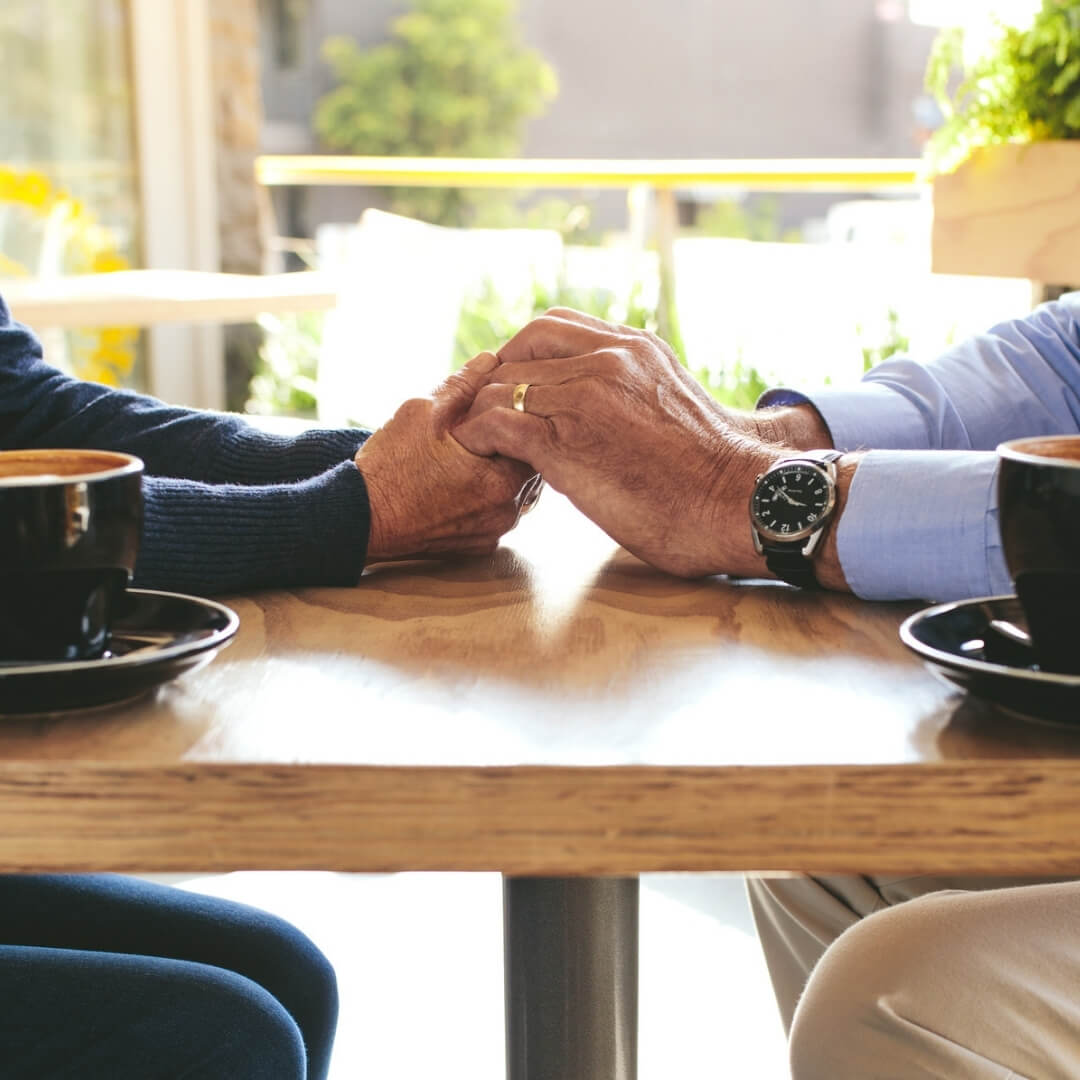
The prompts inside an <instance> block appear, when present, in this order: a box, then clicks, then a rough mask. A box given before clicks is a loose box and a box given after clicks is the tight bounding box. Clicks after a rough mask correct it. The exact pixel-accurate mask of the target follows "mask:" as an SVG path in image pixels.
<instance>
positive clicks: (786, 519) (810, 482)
mask: <svg viewBox="0 0 1080 1080" xmlns="http://www.w3.org/2000/svg"><path fill="white" fill-rule="evenodd" d="M832 502H833V493H832V485H831V484H830V483H829V481H828V480H827V479H826V478H825V476H824V475H823V473H822V472H821V471H820V470H818V469H815V468H814V467H813V466H812V465H807V464H804V463H802V462H798V461H796V462H792V463H791V464H790V465H781V466H780V468H778V469H773V470H771V471H769V472H768V473H766V474H765V475H764V476H763V477H762V478H761V481H760V482H759V483H758V486H757V487H756V488H755V489H754V496H753V499H752V500H751V503H750V512H751V513H752V514H753V516H754V522H755V524H756V525H758V527H759V528H761V529H762V530H764V531H765V532H767V533H768V534H769V535H770V536H771V537H772V538H774V539H777V540H783V539H791V540H799V539H801V538H803V537H806V536H809V535H810V533H812V532H813V531H814V530H815V529H817V528H820V527H821V524H820V523H821V520H822V518H824V517H825V516H826V515H827V514H828V513H829V511H830V510H831V509H832Z"/></svg>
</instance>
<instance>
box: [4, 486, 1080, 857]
mask: <svg viewBox="0 0 1080 1080" xmlns="http://www.w3.org/2000/svg"><path fill="white" fill-rule="evenodd" d="M227 599H228V598H227ZM229 602H231V603H232V604H233V606H235V608H236V610H237V611H238V612H239V614H240V617H241V629H240V632H239V634H238V636H237V639H236V642H235V643H234V644H233V645H232V646H231V647H230V648H229V649H227V650H225V651H224V652H223V653H222V654H221V655H219V656H218V657H217V658H216V659H215V660H214V661H213V663H211V664H210V665H209V666H207V667H205V668H203V669H201V670H199V671H197V672H193V673H190V674H189V675H185V676H182V677H181V678H179V679H177V680H176V681H175V682H173V683H171V684H169V685H167V686H165V687H162V688H161V689H159V690H158V691H157V692H156V693H154V694H153V695H150V696H148V697H146V698H144V699H143V700H141V701H138V702H133V703H129V704H126V705H121V706H116V707H114V708H107V709H103V710H98V711H95V712H90V713H86V714H70V715H62V716H51V717H38V718H22V719H18V718H8V719H6V720H4V721H3V723H2V724H0V822H2V827H0V869H4V870H32V869H39V870H43V869H63V868H67V869H78V870H87V869H114V870H221V869H228V868H268V869H270V868H272V869H284V868H325V869H340V870H357V871H359V870H367V871H382V870H406V869H413V870H430V869H458V870H500V871H503V872H506V873H515V874H549V875H598V874H628V873H638V872H644V871H657V870H695V871H704V870H736V869H743V870H752V869H758V870H765V869H768V870H821V871H857V870H862V871H867V872H869V871H878V872H883V873H892V872H896V873H914V872H922V871H944V870H950V869H951V870H956V871H959V870H965V871H969V872H975V871H979V870H984V871H988V872H989V871H993V872H1026V871H1030V872H1032V873H1035V872H1040V873H1041V872H1070V871H1072V870H1074V869H1078V868H1080V761H1077V760H1076V759H1077V756H1078V753H1080V731H1074V730H1072V729H1068V728H1051V727H1046V726H1039V725H1033V724H1025V723H1023V722H1019V721H1015V720H1009V719H1007V718H1005V717H1004V716H1002V715H999V714H997V713H996V712H995V711H994V710H993V709H992V708H990V707H989V706H986V705H984V704H979V703H977V702H973V701H969V700H967V699H965V698H963V697H962V696H960V695H958V694H956V693H953V692H952V691H951V690H950V689H949V688H947V687H946V686H944V685H943V684H941V683H940V682H938V681H937V680H936V679H934V678H933V677H931V676H930V675H929V674H928V673H927V672H926V671H925V669H924V668H923V667H922V666H921V664H920V663H919V662H918V661H917V658H915V657H914V656H912V655H911V654H910V653H908V652H907V650H906V649H905V648H904V647H903V646H902V644H901V643H900V641H899V639H898V637H897V627H898V625H899V623H900V621H901V619H902V618H903V617H904V616H905V615H906V614H907V613H908V612H909V611H911V610H912V606H911V605H870V604H864V603H861V602H860V601H858V600H856V599H854V598H852V597H847V596H838V595H826V594H818V595H814V594H807V593H800V592H798V591H797V590H793V589H790V588H788V587H786V586H782V585H777V584H774V583H763V582H736V581H729V580H726V579H723V578H716V579H710V580H706V581H696V582H687V581H681V580H679V579H675V578H671V577H668V576H666V575H663V574H659V573H656V572H654V571H652V570H650V569H649V568H648V567H645V566H643V565H642V564H641V563H639V562H637V561H636V560H635V559H633V558H631V557H630V556H629V555H627V554H626V553H625V552H622V551H620V550H618V549H616V548H615V546H614V545H613V544H612V542H611V541H610V540H609V539H608V538H607V537H605V536H604V535H603V534H602V533H600V532H599V530H596V529H595V527H593V526H591V525H589V524H588V523H587V522H586V521H585V520H584V519H583V518H581V517H580V515H578V514H577V513H576V511H574V510H573V509H572V508H571V507H570V506H569V505H568V504H567V503H565V502H564V501H563V500H560V499H558V498H557V497H553V496H552V495H551V494H550V493H548V494H547V495H545V497H544V499H543V500H542V502H541V506H540V507H539V508H538V510H537V511H535V512H534V513H533V514H532V515H530V516H529V517H528V518H527V519H526V520H525V522H523V524H522V526H521V527H520V528H519V529H518V530H517V531H516V532H515V533H514V534H511V538H510V540H509V542H508V543H507V545H506V546H504V547H503V548H501V549H500V551H499V552H498V553H497V554H496V555H495V556H494V557H493V558H490V559H482V560H471V561H467V562H459V563H452V564H435V563H431V564H411V565H384V566H380V567H374V568H372V570H371V571H370V572H369V573H368V574H366V575H365V577H364V579H363V581H362V582H361V583H360V585H358V586H357V587H356V588H352V589H304V590H295V591H281V592H267V593H261V594H254V595H250V596H245V597H234V598H231V600H229Z"/></svg>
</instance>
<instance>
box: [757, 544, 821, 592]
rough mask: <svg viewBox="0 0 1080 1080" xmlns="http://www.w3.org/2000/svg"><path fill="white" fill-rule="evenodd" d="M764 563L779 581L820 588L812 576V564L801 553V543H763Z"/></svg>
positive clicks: (805, 587)
mask: <svg viewBox="0 0 1080 1080" xmlns="http://www.w3.org/2000/svg"><path fill="white" fill-rule="evenodd" d="M765 565H766V566H767V567H768V568H769V571H770V572H771V573H773V574H775V575H776V576H777V577H778V578H780V580H781V581H786V582H787V583H788V584H789V585H798V586H799V588H800V589H820V588H821V584H820V583H819V582H818V579H817V578H816V577H815V576H814V564H813V563H812V562H811V561H810V560H809V559H808V558H807V557H806V556H805V555H804V554H803V553H802V544H798V543H796V544H791V545H784V546H783V547H781V545H779V544H766V545H765Z"/></svg>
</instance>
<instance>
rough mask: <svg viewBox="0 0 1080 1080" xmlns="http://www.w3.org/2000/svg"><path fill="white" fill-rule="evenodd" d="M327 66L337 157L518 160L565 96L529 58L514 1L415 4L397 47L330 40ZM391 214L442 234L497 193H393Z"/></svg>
mask: <svg viewBox="0 0 1080 1080" xmlns="http://www.w3.org/2000/svg"><path fill="white" fill-rule="evenodd" d="M323 56H324V57H325V59H326V61H327V63H328V64H329V65H330V68H331V70H332V71H333V73H334V76H335V78H336V79H337V80H338V83H339V85H338V86H337V87H336V88H335V89H333V90H331V91H330V92H329V93H328V94H326V95H325V96H324V97H323V98H321V99H320V100H319V102H318V103H317V104H316V107H315V116H314V123H315V130H316V131H317V132H318V134H319V136H320V137H321V138H322V140H323V142H324V143H325V144H326V145H327V146H328V147H330V148H331V149H333V150H341V151H344V152H347V153H351V154H373V155H382V154H387V155H413V156H416V157H513V156H514V155H516V154H517V153H518V152H519V150H520V146H521V140H522V135H523V129H524V124H525V121H526V120H527V119H528V118H529V117H533V116H538V115H540V114H541V113H542V112H543V111H544V109H545V108H546V106H547V104H548V103H549V102H550V101H552V100H553V99H554V97H555V95H556V93H557V90H558V82H557V79H556V76H555V71H554V69H553V68H552V67H551V65H550V64H548V63H547V62H546V61H545V60H544V58H543V57H542V56H541V55H540V54H539V53H538V52H536V51H535V50H533V49H530V48H527V47H526V46H525V45H524V44H523V42H522V40H521V34H520V30H519V27H518V22H517V5H516V2H515V0H414V3H413V7H412V10H410V11H408V12H406V13H405V14H404V15H401V16H400V17H398V18H397V19H395V20H394V21H393V23H392V24H391V26H390V40H389V41H386V42H384V43H383V44H380V45H377V46H375V47H374V48H369V49H361V48H360V47H359V46H358V45H357V44H356V42H355V41H353V40H352V39H350V38H344V37H335V38H330V39H329V40H328V41H326V42H325V43H324V45H323ZM387 198H388V200H389V205H390V208H391V209H392V210H393V211H394V212H395V213H398V214H404V215H406V216H407V217H415V218H420V219H422V220H424V221H430V222H434V223H436V224H440V225H467V224H470V223H472V222H473V220H474V218H475V217H476V214H477V212H478V209H479V208H480V207H482V206H484V205H491V204H493V203H499V202H502V203H504V204H508V203H509V202H510V196H508V195H507V194H506V193H504V192H501V191H498V190H467V189H460V188H452V189H447V188H423V187H421V188H404V187H400V188H391V189H389V190H388V192H387Z"/></svg>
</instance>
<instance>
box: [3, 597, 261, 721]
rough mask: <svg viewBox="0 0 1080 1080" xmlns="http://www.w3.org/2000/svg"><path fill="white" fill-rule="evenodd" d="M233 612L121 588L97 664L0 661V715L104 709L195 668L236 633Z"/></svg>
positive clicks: (187, 599) (210, 604)
mask: <svg viewBox="0 0 1080 1080" xmlns="http://www.w3.org/2000/svg"><path fill="white" fill-rule="evenodd" d="M239 625H240V620H239V619H238V618H237V615H236V613H235V612H234V611H232V610H230V609H229V608H227V607H225V606H224V605H223V604H216V603H214V602H213V601H212V600H203V599H200V598H199V597H195V596H183V595H181V594H180V593H166V592H152V591H151V590H149V589H128V590H127V591H126V592H125V593H124V599H123V603H122V605H121V608H120V611H119V612H118V613H117V614H116V615H115V616H114V619H113V629H112V635H111V637H110V640H109V648H108V650H107V651H106V653H105V655H104V656H102V657H100V658H99V659H96V660H73V661H59V662H54V661H44V662H37V663H27V662H25V661H19V662H16V663H7V664H5V663H4V662H3V661H0V715H8V716H11V715H19V714H26V713H49V712H59V711H62V710H66V709H88V708H92V707H94V706H97V705H108V704H112V703H115V702H118V701H126V700H128V699H129V698H133V697H138V695H140V694H142V693H144V692H145V691H147V690H150V689H151V688H152V687H155V686H157V685H159V684H160V683H163V682H167V681H168V680H169V679H172V678H175V677H176V676H177V675H179V674H180V673H181V672H184V671H190V670H191V669H192V668H196V667H201V666H202V665H203V664H205V663H206V662H207V661H208V660H210V659H211V658H212V657H213V656H214V654H215V653H216V652H217V650H218V649H220V648H221V647H222V646H223V645H225V644H226V643H227V642H228V641H229V640H230V639H231V638H232V636H233V635H234V634H235V633H236V628H237V627H238V626H239Z"/></svg>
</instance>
